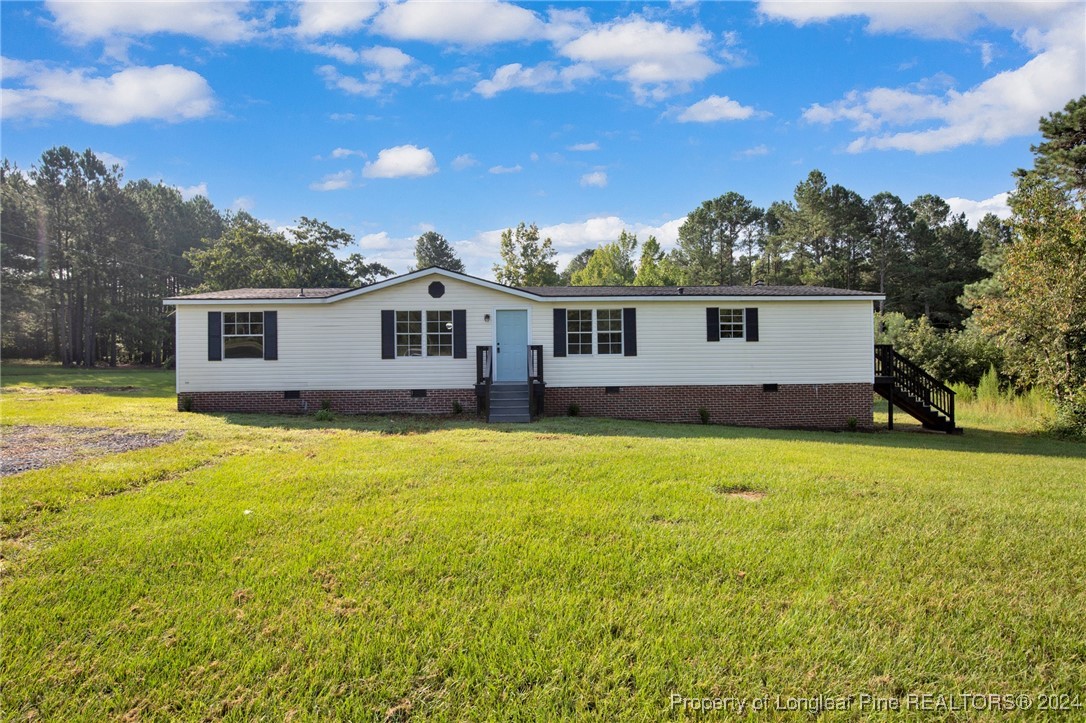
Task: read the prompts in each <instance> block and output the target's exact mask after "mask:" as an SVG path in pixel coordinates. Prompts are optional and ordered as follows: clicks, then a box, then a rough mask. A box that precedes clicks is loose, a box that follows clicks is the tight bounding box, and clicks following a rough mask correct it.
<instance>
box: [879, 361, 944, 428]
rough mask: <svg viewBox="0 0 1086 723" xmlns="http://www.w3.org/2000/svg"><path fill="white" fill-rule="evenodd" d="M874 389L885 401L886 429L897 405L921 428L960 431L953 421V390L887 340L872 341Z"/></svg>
mask: <svg viewBox="0 0 1086 723" xmlns="http://www.w3.org/2000/svg"><path fill="white" fill-rule="evenodd" d="M875 391H876V392H877V393H878V394H879V395H880V396H882V397H883V398H885V399H886V401H887V402H888V405H887V410H888V417H889V419H888V422H889V423H888V425H887V426H888V427H889V428H890V429H893V428H894V407H898V408H899V409H901V410H902V411H904V412H906V413H908V414H909V415H911V416H913V417H914V418H916V419H917V420H918V421H919V422H920V423H921V424H922V425H923V426H924V429H931V430H935V431H939V432H946V433H947V434H961V433H962V428H961V427H958V426H957V425H956V424H955V421H954V390H953V389H951V388H950V387H948V386H947V385H945V384H943V383H942V382H940V381H939V380H938V379H936V378H935V377H933V376H932V375H930V374H928V373H927V372H926V371H924V370H923V369H921V368H920V367H919V366H917V365H916V364H915V363H913V362H912V361H911V360H910V359H909V358H908V357H905V356H903V355H902V354H899V353H898V352H896V351H894V348H893V347H892V346H891V345H889V344H876V345H875Z"/></svg>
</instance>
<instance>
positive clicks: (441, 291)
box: [427, 281, 445, 299]
mask: <svg viewBox="0 0 1086 723" xmlns="http://www.w3.org/2000/svg"><path fill="white" fill-rule="evenodd" d="M427 290H428V291H429V292H430V296H432V297H434V298H435V299H440V298H441V297H442V296H444V295H445V284H443V283H441V282H440V281H432V282H430V286H429V288H428V289H427Z"/></svg>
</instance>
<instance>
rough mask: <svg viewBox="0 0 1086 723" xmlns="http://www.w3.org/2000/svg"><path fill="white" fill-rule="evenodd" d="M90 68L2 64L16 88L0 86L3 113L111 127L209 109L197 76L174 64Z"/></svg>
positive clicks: (211, 104)
mask: <svg viewBox="0 0 1086 723" xmlns="http://www.w3.org/2000/svg"><path fill="white" fill-rule="evenodd" d="M4 64H5V65H7V61H6V60H5V61H4ZM13 70H14V72H12V71H13ZM90 73H91V71H89V70H86V69H79V70H59V69H49V68H46V67H44V66H42V65H41V64H38V63H22V64H18V65H17V66H14V67H13V68H8V69H6V70H5V76H6V77H5V80H12V79H18V80H19V81H20V85H21V86H22V87H19V88H4V89H3V103H2V110H3V116H4V118H20V117H30V118H45V117H50V116H55V115H74V116H76V117H78V118H80V119H82V120H84V121H86V122H88V123H96V124H99V125H109V126H115V125H121V124H124V123H131V122H133V121H138V120H164V121H169V122H171V123H175V122H179V121H184V120H192V119H194V118H203V117H205V116H207V115H210V114H211V113H212V112H213V111H214V109H215V98H214V94H213V93H212V90H211V86H209V85H208V83H207V81H206V80H205V79H204V78H203V76H201V75H199V74H198V73H194V72H193V71H191V70H186V69H184V68H179V67H177V66H176V65H158V66H154V67H142V66H133V67H129V68H125V69H124V70H121V71H118V72H116V73H114V74H113V75H110V76H108V77H94V76H92V75H90Z"/></svg>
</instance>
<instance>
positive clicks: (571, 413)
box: [566, 404, 581, 417]
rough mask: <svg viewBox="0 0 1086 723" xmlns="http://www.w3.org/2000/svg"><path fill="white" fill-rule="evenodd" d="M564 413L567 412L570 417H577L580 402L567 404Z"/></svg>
mask: <svg viewBox="0 0 1086 723" xmlns="http://www.w3.org/2000/svg"><path fill="white" fill-rule="evenodd" d="M566 414H568V415H569V416H571V417H579V416H581V405H580V404H571V405H569V409H567V410H566Z"/></svg>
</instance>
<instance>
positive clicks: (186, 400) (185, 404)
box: [181, 394, 196, 412]
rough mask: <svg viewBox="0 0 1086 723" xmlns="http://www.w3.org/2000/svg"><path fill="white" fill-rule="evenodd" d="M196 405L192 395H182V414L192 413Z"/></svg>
mask: <svg viewBox="0 0 1086 723" xmlns="http://www.w3.org/2000/svg"><path fill="white" fill-rule="evenodd" d="M195 403H196V402H195V400H194V399H193V398H192V395H191V394H182V395H181V411H182V412H191V411H192V407H193V405H194V404H195Z"/></svg>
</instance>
